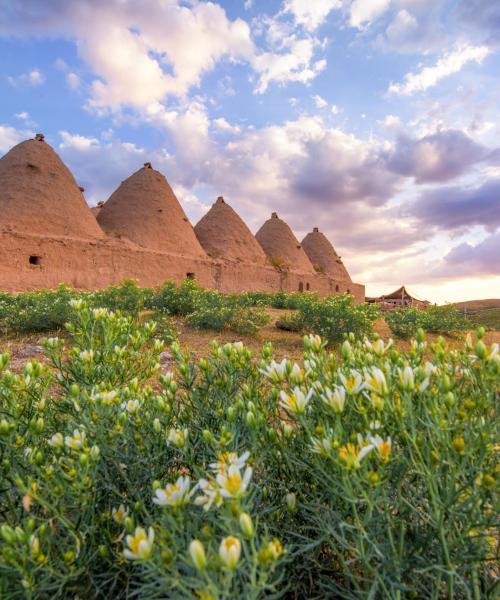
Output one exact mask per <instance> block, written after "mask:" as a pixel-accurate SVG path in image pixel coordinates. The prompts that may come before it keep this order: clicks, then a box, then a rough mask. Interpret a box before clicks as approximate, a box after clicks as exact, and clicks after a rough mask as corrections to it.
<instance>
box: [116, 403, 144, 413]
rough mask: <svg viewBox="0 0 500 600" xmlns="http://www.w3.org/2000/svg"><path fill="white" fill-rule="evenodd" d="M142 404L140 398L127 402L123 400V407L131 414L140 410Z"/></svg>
mask: <svg viewBox="0 0 500 600" xmlns="http://www.w3.org/2000/svg"><path fill="white" fill-rule="evenodd" d="M140 406H141V403H140V402H139V400H128V401H127V402H122V405H121V409H122V410H126V411H127V412H129V413H130V414H131V415H133V414H135V413H137V412H139V408H140Z"/></svg>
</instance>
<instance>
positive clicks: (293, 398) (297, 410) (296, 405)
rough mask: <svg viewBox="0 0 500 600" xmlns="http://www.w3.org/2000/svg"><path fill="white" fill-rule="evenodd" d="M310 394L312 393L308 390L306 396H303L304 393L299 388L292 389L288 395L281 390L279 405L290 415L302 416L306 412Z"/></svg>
mask: <svg viewBox="0 0 500 600" xmlns="http://www.w3.org/2000/svg"><path fill="white" fill-rule="evenodd" d="M312 393H313V391H312V390H309V391H308V392H307V394H304V392H303V391H302V390H301V389H300V388H299V387H295V388H293V390H292V392H291V393H290V394H287V393H286V392H285V391H284V390H281V392H280V398H281V402H280V405H281V406H282V407H283V408H284V409H285V410H287V411H288V412H289V413H292V414H294V415H302V414H304V413H305V411H306V408H307V405H308V404H309V400H310V399H311V396H312Z"/></svg>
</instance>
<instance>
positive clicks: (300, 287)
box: [299, 281, 304, 292]
mask: <svg viewBox="0 0 500 600" xmlns="http://www.w3.org/2000/svg"><path fill="white" fill-rule="evenodd" d="M303 291H304V284H303V283H302V281H301V282H300V283H299V292H303Z"/></svg>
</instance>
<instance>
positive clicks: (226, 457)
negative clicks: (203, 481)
mask: <svg viewBox="0 0 500 600" xmlns="http://www.w3.org/2000/svg"><path fill="white" fill-rule="evenodd" d="M249 458H250V452H248V451H247V452H243V454H242V455H241V456H238V453H237V452H222V453H221V454H219V456H218V460H217V462H215V463H211V464H210V468H211V469H212V471H216V472H217V473H225V472H226V470H227V469H228V468H229V467H230V466H231V465H235V466H236V467H238V469H243V468H244V467H245V465H246V463H247V460H248V459H249Z"/></svg>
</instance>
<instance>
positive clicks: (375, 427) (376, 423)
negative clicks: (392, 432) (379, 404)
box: [369, 421, 382, 431]
mask: <svg viewBox="0 0 500 600" xmlns="http://www.w3.org/2000/svg"><path fill="white" fill-rule="evenodd" d="M369 427H370V430H371V431H377V430H378V429H380V428H381V427H382V423H381V422H380V421H372V422H371V423H370V425H369Z"/></svg>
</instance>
